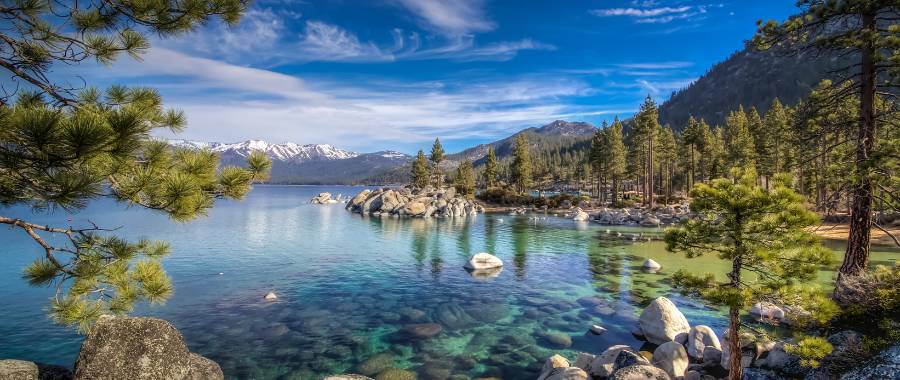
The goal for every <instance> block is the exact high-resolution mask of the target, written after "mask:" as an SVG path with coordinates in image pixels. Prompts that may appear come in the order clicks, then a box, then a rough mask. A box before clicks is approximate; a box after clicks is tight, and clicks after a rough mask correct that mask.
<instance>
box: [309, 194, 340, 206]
mask: <svg viewBox="0 0 900 380" xmlns="http://www.w3.org/2000/svg"><path fill="white" fill-rule="evenodd" d="M340 201H341V196H340V194H338V197H337V198H332V197H331V193H319V195H316V196H314V197H313V198H312V199H310V200H309V203H312V204H316V205H327V204H334V203H339V202H340Z"/></svg>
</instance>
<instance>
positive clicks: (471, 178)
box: [454, 159, 475, 199]
mask: <svg viewBox="0 0 900 380" xmlns="http://www.w3.org/2000/svg"><path fill="white" fill-rule="evenodd" d="M454 186H455V187H456V192H457V193H458V194H460V195H462V196H464V197H466V198H468V199H472V197H474V196H475V171H474V170H473V169H472V161H469V159H465V160H463V162H461V163H460V164H459V166H457V167H456V181H455V183H454Z"/></svg>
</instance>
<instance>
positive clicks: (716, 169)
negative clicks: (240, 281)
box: [704, 126, 729, 181]
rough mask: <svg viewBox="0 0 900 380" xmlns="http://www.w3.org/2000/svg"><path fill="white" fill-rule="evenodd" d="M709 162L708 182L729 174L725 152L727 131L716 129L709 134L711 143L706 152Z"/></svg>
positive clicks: (709, 142)
mask: <svg viewBox="0 0 900 380" xmlns="http://www.w3.org/2000/svg"><path fill="white" fill-rule="evenodd" d="M704 153H705V155H706V157H707V158H706V159H707V160H708V166H707V170H708V171H707V177H706V179H707V181H708V180H711V179H714V178H723V177H725V176H726V175H727V174H728V170H729V166H728V156H727V153H726V150H725V131H724V130H723V129H722V128H721V127H718V126H717V127H715V128H714V129H713V130H712V131H710V134H709V141H708V144H707V147H706V151H705V152H704Z"/></svg>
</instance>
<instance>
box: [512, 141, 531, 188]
mask: <svg viewBox="0 0 900 380" xmlns="http://www.w3.org/2000/svg"><path fill="white" fill-rule="evenodd" d="M529 150H530V147H529V146H528V138H527V137H526V136H525V134H520V135H519V136H518V137H517V138H516V147H515V150H513V162H512V168H511V169H512V170H511V171H512V181H513V183H514V184H515V185H516V187H517V188H518V190H519V192H520V193H523V192H525V191H526V190H528V188H530V187H531V185H532V184H533V183H534V178H533V175H532V166H531V152H530V151H529Z"/></svg>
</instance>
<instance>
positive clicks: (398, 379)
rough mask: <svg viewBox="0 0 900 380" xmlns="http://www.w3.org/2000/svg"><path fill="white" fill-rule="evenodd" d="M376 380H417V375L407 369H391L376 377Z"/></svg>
mask: <svg viewBox="0 0 900 380" xmlns="http://www.w3.org/2000/svg"><path fill="white" fill-rule="evenodd" d="M375 380H416V373H415V372H411V371H407V370H405V369H398V368H390V369H387V370H385V371H383V372H381V373H379V374H378V376H375Z"/></svg>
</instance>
